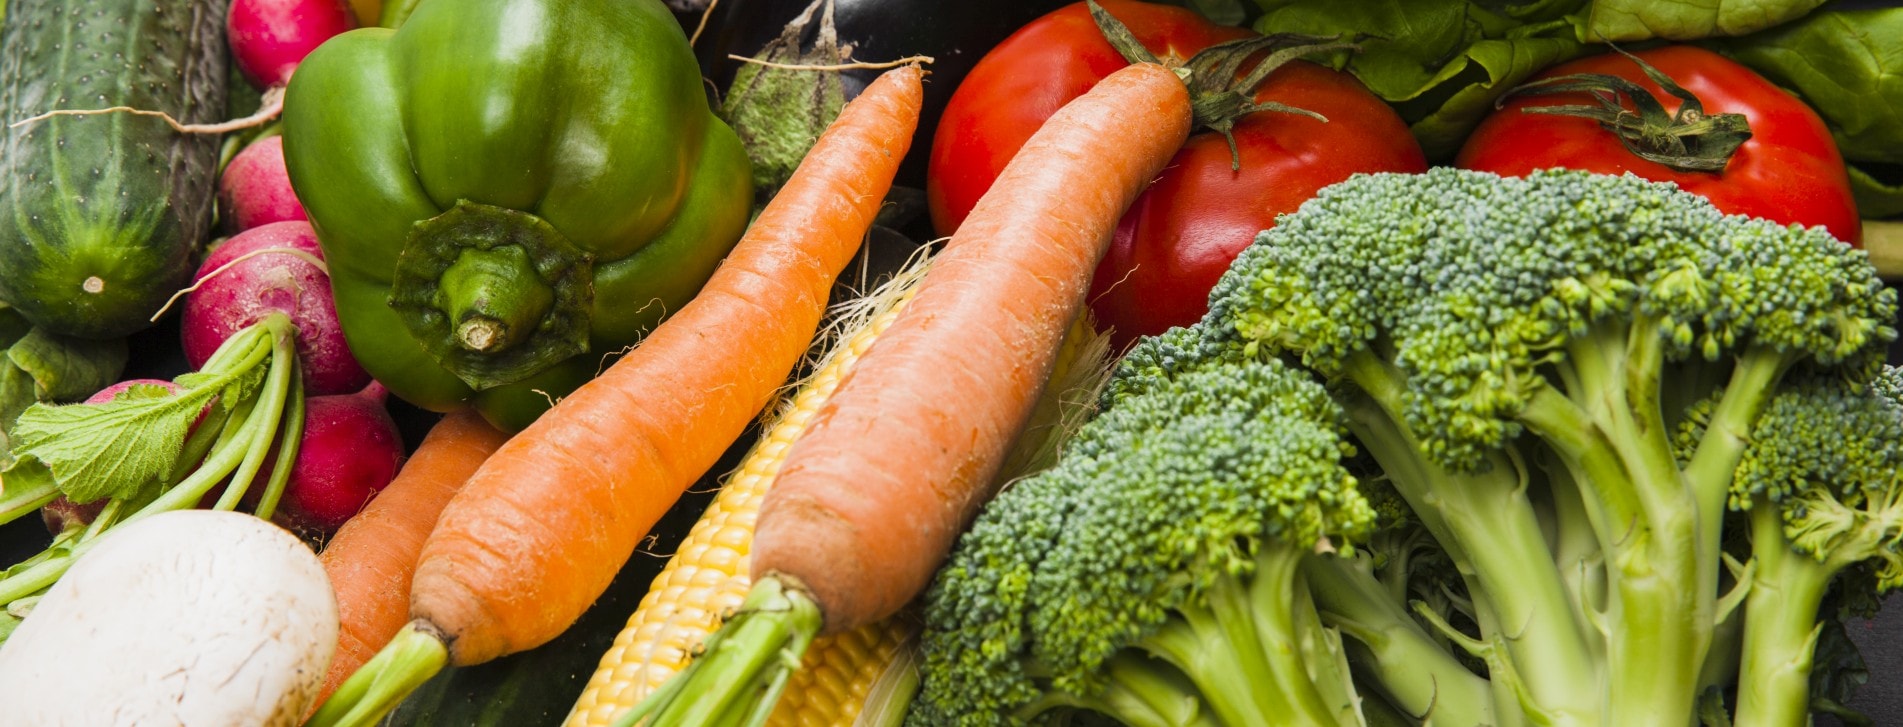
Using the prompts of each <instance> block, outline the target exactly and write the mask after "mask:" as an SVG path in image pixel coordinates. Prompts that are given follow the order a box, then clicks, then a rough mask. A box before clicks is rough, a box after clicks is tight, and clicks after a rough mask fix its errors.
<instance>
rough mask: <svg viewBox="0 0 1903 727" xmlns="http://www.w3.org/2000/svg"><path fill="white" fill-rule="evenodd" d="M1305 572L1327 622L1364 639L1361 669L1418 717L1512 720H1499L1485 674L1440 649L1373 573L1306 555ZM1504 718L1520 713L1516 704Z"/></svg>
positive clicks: (1356, 654) (1502, 726)
mask: <svg viewBox="0 0 1903 727" xmlns="http://www.w3.org/2000/svg"><path fill="white" fill-rule="evenodd" d="M1302 573H1303V575H1304V576H1306V577H1307V580H1308V588H1309V592H1310V593H1311V594H1313V595H1314V598H1315V605H1316V608H1317V609H1318V610H1319V611H1320V613H1321V618H1322V622H1323V623H1325V624H1327V625H1329V626H1331V627H1334V628H1337V629H1339V630H1341V632H1342V633H1344V634H1347V635H1348V636H1350V637H1351V638H1353V640H1354V641H1355V642H1356V643H1358V644H1359V645H1360V646H1359V648H1354V649H1351V650H1350V651H1349V658H1350V659H1351V660H1352V661H1353V663H1354V665H1355V666H1356V668H1357V670H1358V673H1359V674H1360V675H1361V676H1362V677H1363V678H1365V679H1372V680H1373V681H1374V682H1375V684H1376V685H1377V686H1378V688H1379V690H1380V691H1381V693H1382V694H1383V696H1386V697H1387V699H1388V702H1389V703H1390V704H1391V705H1392V706H1393V707H1395V708H1396V709H1399V710H1401V711H1402V712H1403V713H1405V714H1407V715H1409V716H1410V717H1411V718H1412V719H1413V721H1414V722H1415V723H1422V722H1431V723H1434V724H1485V725H1497V726H1499V727H1506V726H1507V725H1509V724H1515V722H1512V721H1509V722H1501V721H1499V720H1498V719H1496V717H1495V714H1494V709H1493V693H1492V687H1491V686H1490V685H1489V684H1488V683H1487V680H1486V679H1483V678H1481V677H1480V676H1478V675H1476V674H1474V673H1473V672H1471V671H1468V670H1467V667H1466V666H1465V665H1463V664H1461V663H1460V661H1459V660H1458V659H1455V658H1454V656H1453V654H1450V653H1448V652H1447V650H1446V649H1443V648H1441V646H1440V644H1439V642H1437V641H1435V640H1434V638H1433V637H1431V636H1429V635H1428V634H1427V632H1426V631H1424V630H1423V629H1422V628H1421V626H1420V624H1418V623H1416V622H1415V621H1414V619H1413V617H1411V616H1409V615H1408V613H1407V611H1406V610H1404V609H1402V607H1401V604H1400V603H1399V602H1397V601H1394V600H1393V599H1391V598H1389V597H1388V596H1387V595H1386V593H1385V589H1384V588H1383V587H1382V585H1381V583H1380V582H1379V581H1377V580H1375V578H1374V576H1373V574H1371V573H1369V572H1368V571H1366V570H1365V569H1363V568H1361V567H1358V564H1357V563H1356V562H1354V561H1350V560H1349V559H1347V558H1343V557H1340V556H1336V555H1311V556H1308V557H1307V558H1304V559H1303V561H1302ZM1504 716H1505V718H1506V719H1508V720H1517V719H1518V718H1519V717H1520V715H1519V713H1518V711H1517V710H1507V711H1506V713H1505V715H1504Z"/></svg>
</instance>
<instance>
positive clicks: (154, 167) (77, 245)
mask: <svg viewBox="0 0 1903 727" xmlns="http://www.w3.org/2000/svg"><path fill="white" fill-rule="evenodd" d="M225 7H226V2H224V0H86V1H85V2H72V0H8V7H7V12H6V19H5V22H4V29H3V30H0V115H3V116H0V123H4V124H6V125H8V126H9V127H11V125H12V124H13V123H14V122H17V121H20V120H22V119H26V118H29V117H32V116H37V115H39V114H41V113H44V112H47V111H52V110H55V109H99V108H106V107H110V106H129V107H132V108H136V109H148V110H153V111H163V112H165V113H168V114H170V115H171V116H172V117H173V118H175V119H178V120H179V121H180V122H181V123H187V124H191V123H206V122H216V121H219V120H221V118H222V116H223V114H224V110H225V83H226V78H227V75H226V71H225V63H226V60H225V48H224V45H225V41H224V25H225ZM5 134H6V137H5V146H4V147H3V148H0V300H5V301H6V302H8V303H11V304H13V305H14V306H15V307H16V308H18V309H19V310H20V312H21V313H23V314H24V315H26V317H27V318H28V319H29V320H32V321H33V322H34V323H35V324H37V325H39V326H42V327H44V328H46V329H48V330H49V331H51V332H54V333H60V334H65V335H70V336H80V337H87V338H114V337H119V336H124V335H126V334H128V333H131V332H133V331H136V330H139V329H141V328H145V327H147V326H149V325H151V321H150V319H151V317H152V315H153V314H154V313H155V312H157V311H158V309H159V308H160V307H161V306H162V305H164V303H165V301H166V299H167V298H169V297H171V295H172V294H173V293H174V292H176V291H177V290H178V289H179V288H182V287H184V286H185V285H186V284H187V283H188V282H189V280H188V277H189V275H190V273H191V269H192V264H193V261H194V258H195V255H196V253H197V249H198V247H199V245H200V243H202V242H203V240H204V237H205V235H206V233H207V232H208V231H209V230H210V227H211V206H212V198H213V195H214V193H215V187H214V182H215V171H216V167H217V163H218V142H219V138H218V136H217V135H214V134H181V133H178V132H175V131H173V130H172V128H171V127H170V126H168V125H166V123H165V121H164V120H163V119H159V118H156V117H150V116H137V115H133V114H126V113H114V114H104V115H94V116H61V117H54V118H50V119H45V120H42V121H37V122H34V123H31V124H27V125H25V126H21V127H18V128H7V129H6V130H5Z"/></svg>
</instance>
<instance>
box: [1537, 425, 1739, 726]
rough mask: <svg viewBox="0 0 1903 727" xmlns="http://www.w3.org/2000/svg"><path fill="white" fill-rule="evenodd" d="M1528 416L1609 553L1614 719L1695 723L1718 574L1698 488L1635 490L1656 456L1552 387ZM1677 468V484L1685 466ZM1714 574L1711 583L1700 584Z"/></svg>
mask: <svg viewBox="0 0 1903 727" xmlns="http://www.w3.org/2000/svg"><path fill="white" fill-rule="evenodd" d="M1620 408H1621V409H1624V407H1620ZM1628 411H1629V410H1628ZM1614 416H1615V417H1622V416H1624V415H1614ZM1520 420H1521V421H1523V422H1525V423H1526V425H1527V426H1528V427H1529V428H1531V429H1532V430H1533V431H1534V432H1535V433H1536V434H1538V435H1539V436H1540V438H1541V439H1544V440H1545V441H1546V442H1548V443H1549V444H1551V445H1553V448H1554V450H1555V452H1557V453H1558V455H1559V457H1560V459H1561V460H1562V461H1563V462H1564V463H1565V464H1566V466H1567V468H1568V469H1570V470H1572V472H1573V475H1572V480H1573V482H1574V483H1575V484H1576V485H1577V488H1576V489H1577V490H1578V492H1579V493H1580V495H1581V498H1582V499H1583V501H1584V502H1585V503H1586V505H1587V508H1586V509H1587V512H1588V514H1589V515H1591V516H1593V517H1594V519H1595V530H1597V531H1598V532H1599V534H1600V541H1601V543H1600V544H1601V546H1602V547H1603V548H1604V551H1605V554H1606V563H1607V565H1608V568H1607V584H1608V586H1609V590H1610V595H1611V597H1610V598H1609V599H1608V601H1607V613H1606V616H1605V620H1606V623H1607V627H1606V629H1605V633H1606V634H1607V649H1606V661H1605V672H1604V673H1605V674H1606V677H1607V678H1608V680H1609V681H1608V683H1607V684H1606V692H1605V706H1606V710H1607V712H1606V720H1607V723H1608V724H1656V723H1658V722H1659V720H1660V719H1661V718H1664V719H1666V720H1667V721H1676V720H1672V719H1671V718H1670V717H1669V716H1666V715H1685V718H1686V720H1687V721H1689V720H1690V718H1691V715H1692V710H1693V702H1694V701H1695V700H1696V698H1697V694H1695V693H1693V692H1692V690H1691V689H1689V688H1688V687H1689V686H1690V685H1694V684H1697V683H1698V675H1699V673H1700V672H1701V671H1702V669H1703V666H1704V661H1705V652H1706V651H1707V649H1709V648H1710V645H1711V634H1712V623H1713V612H1714V609H1713V599H1714V595H1713V593H1712V591H1713V590H1715V588H1716V570H1717V557H1716V549H1715V548H1714V549H1713V550H1712V551H1711V554H1712V555H1711V557H1710V558H1708V559H1707V558H1701V557H1700V548H1701V543H1700V540H1701V539H1700V537H1699V530H1698V525H1699V521H1700V517H1701V516H1700V513H1699V512H1698V509H1697V507H1696V502H1695V498H1694V496H1693V494H1692V492H1691V490H1690V488H1686V487H1680V488H1679V496H1678V498H1677V500H1676V502H1674V501H1673V500H1671V499H1670V498H1668V497H1666V496H1665V491H1666V490H1667V489H1669V488H1665V487H1645V488H1641V487H1636V486H1635V485H1634V478H1633V476H1632V475H1631V474H1630V473H1631V472H1632V471H1634V469H1640V468H1643V467H1645V466H1646V465H1647V464H1649V462H1648V460H1649V457H1647V456H1645V455H1640V456H1638V457H1627V456H1623V455H1624V453H1625V452H1628V451H1631V448H1632V447H1634V446H1639V447H1641V448H1642V447H1643V446H1644V445H1633V444H1631V443H1630V440H1629V439H1628V440H1625V441H1624V442H1623V443H1624V444H1626V447H1624V448H1622V447H1621V443H1622V442H1621V441H1619V438H1618V437H1616V436H1614V435H1613V434H1612V433H1610V432H1608V431H1607V427H1606V426H1602V425H1601V424H1599V423H1597V422H1595V421H1594V420H1593V419H1592V418H1590V416H1589V415H1588V414H1587V412H1586V410H1584V409H1582V408H1581V407H1579V406H1578V405H1577V403H1576V402H1575V401H1574V400H1572V399H1569V398H1567V397H1565V396H1562V395H1560V394H1559V393H1558V392H1555V391H1553V390H1551V389H1542V390H1540V391H1539V392H1537V393H1535V394H1534V396H1533V397H1531V399H1530V400H1529V401H1528V403H1527V406H1526V407H1525V409H1523V410H1522V411H1521V414H1520ZM1659 426H1660V427H1662V426H1663V424H1662V422H1661V423H1660V424H1659ZM1612 428H1613V429H1614V431H1617V430H1618V429H1619V427H1617V426H1616V425H1615V426H1614V427H1612ZM1635 459H1637V460H1640V461H1638V462H1635V461H1634V460H1635ZM1671 469H1672V473H1671V475H1670V476H1671V477H1672V478H1673V479H1674V480H1676V478H1677V477H1678V475H1677V468H1676V467H1675V466H1674V467H1672V468H1671ZM1664 476H1665V475H1663V474H1656V475H1655V476H1654V478H1655V480H1656V479H1659V478H1663V477H1664ZM1641 490H1645V492H1641ZM1609 518H1610V519H1609ZM1706 570H1709V571H1711V575H1710V582H1711V583H1712V588H1710V589H1706V588H1701V587H1700V586H1701V584H1704V583H1706V582H1707V578H1706V573H1705V571H1706ZM1522 673H1527V672H1526V670H1524V669H1522Z"/></svg>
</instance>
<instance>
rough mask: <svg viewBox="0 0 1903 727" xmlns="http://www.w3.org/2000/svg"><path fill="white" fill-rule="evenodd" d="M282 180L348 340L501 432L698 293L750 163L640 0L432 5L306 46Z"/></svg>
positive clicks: (391, 379)
mask: <svg viewBox="0 0 1903 727" xmlns="http://www.w3.org/2000/svg"><path fill="white" fill-rule="evenodd" d="M284 106H285V114H284V153H285V160H286V163H287V165H288V166H289V169H290V174H291V182H292V186H293V187H294V188H295V189H296V191H297V195H298V199H299V200H300V201H302V202H303V204H304V207H305V209H306V211H307V212H308V214H309V215H310V218H311V222H312V224H313V225H314V226H315V227H316V228H317V232H318V239H319V241H320V242H321V243H322V244H323V248H324V254H325V258H326V260H327V262H328V263H329V265H330V274H331V285H332V288H333V292H334V293H335V297H336V303H337V313H338V317H339V320H340V321H341V322H342V324H343V329H344V335H345V338H346V339H347V340H348V342H349V344H350V349H351V351H352V352H353V353H354V354H355V355H356V356H357V358H358V359H359V360H360V361H361V362H362V363H363V366H364V368H365V369H366V370H368V371H369V372H370V373H371V375H372V376H375V377H376V378H377V380H378V381H381V382H382V383H383V384H384V385H385V386H386V387H388V388H389V389H390V391H391V392H393V393H395V394H396V395H398V396H400V397H402V398H404V399H405V400H408V401H410V402H411V403H414V404H416V405H418V406H422V407H424V408H428V409H432V410H436V411H449V410H453V409H457V408H460V407H465V406H475V407H477V408H478V409H480V410H481V411H482V413H483V414H484V415H485V416H486V417H487V418H488V419H489V420H490V421H491V422H493V423H495V424H496V425H497V426H498V427H501V428H503V429H505V430H518V429H520V428H522V427H524V426H526V425H527V424H528V423H529V422H531V421H533V420H534V419H535V417H536V416H539V415H540V414H541V412H542V411H544V410H546V409H547V408H548V407H549V406H550V402H551V401H552V400H553V399H558V398H560V397H562V396H564V395H566V394H567V393H568V392H570V391H572V390H573V389H574V388H575V387H577V386H579V385H580V384H582V383H583V382H586V381H587V380H588V379H590V378H592V377H593V376H594V375H595V374H596V373H598V372H599V371H600V370H601V369H602V368H603V367H604V366H605V365H606V359H607V357H609V356H611V355H613V354H614V353H616V352H619V351H622V350H625V349H626V348H627V347H629V346H631V345H633V344H634V343H636V342H638V341H639V340H640V339H641V337H642V336H643V335H644V334H645V333H646V332H647V331H648V330H651V329H652V328H653V327H654V325H655V324H657V323H658V322H659V321H660V319H661V318H662V316H663V315H664V314H666V313H668V312H671V311H675V310H679V309H680V307H681V306H682V305H684V304H686V302H687V301H688V300H689V299H690V298H692V297H693V295H694V294H695V293H697V292H698V291H699V290H700V287H701V285H702V284H703V283H705V282H706V280H707V278H708V277H709V276H710V275H712V274H713V270H714V268H715V267H716V266H717V265H718V264H719V262H720V260H721V258H722V257H724V256H725V255H726V253H727V251H728V250H729V249H731V248H732V246H733V244H734V242H735V241H737V240H738V239H739V237H740V234H741V233H742V232H743V231H744V230H745V227H746V224H747V221H748V213H749V209H750V204H751V200H752V194H753V190H752V182H751V169H750V166H749V162H748V160H747V156H746V153H745V150H744V149H743V148H742V147H741V145H740V141H739V138H738V137H737V136H735V135H734V133H733V131H732V130H731V129H729V128H728V127H727V126H726V125H725V124H724V123H722V122H720V121H719V120H718V119H717V118H715V117H714V116H713V114H712V112H711V111H710V110H709V108H708V106H707V101H706V96H705V94H704V91H703V90H702V86H701V79H700V72H699V67H698V65H697V64H696V63H695V60H694V57H693V54H692V52H691V51H690V49H689V48H688V45H687V40H686V37H685V35H684V34H683V33H682V31H681V29H680V26H679V25H678V24H677V23H676V21H675V20H674V18H673V16H672V15H671V14H670V13H669V12H668V11H667V9H666V8H665V7H664V6H663V5H662V4H661V3H660V2H659V1H658V0H507V1H504V0H431V1H430V2H426V3H422V4H420V5H419V6H418V9H417V10H416V13H415V14H414V15H412V16H411V17H410V19H409V20H408V21H407V22H406V23H404V25H403V26H402V28H401V29H400V30H396V31H392V30H389V29H384V28H364V29H359V30H355V31H351V32H348V33H345V34H343V35H340V36H337V37H335V38H332V39H331V40H330V41H329V42H326V43H325V44H324V45H322V46H320V47H319V48H318V49H317V50H316V51H314V52H312V53H311V54H310V55H309V56H308V57H306V58H305V60H304V61H303V63H301V64H300V65H299V67H298V71H297V73H296V74H295V75H294V76H293V77H292V80H291V84H290V88H289V89H288V93H287V96H286V100H285V104H284Z"/></svg>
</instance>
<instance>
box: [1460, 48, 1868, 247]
mask: <svg viewBox="0 0 1903 727" xmlns="http://www.w3.org/2000/svg"><path fill="white" fill-rule="evenodd" d="M1633 55H1636V56H1638V57H1639V58H1640V59H1642V60H1644V61H1645V62H1646V63H1648V64H1650V65H1652V67H1654V68H1657V69H1658V70H1659V71H1661V72H1663V73H1664V74H1665V75H1667V76H1669V77H1671V78H1672V80H1673V81H1674V82H1676V83H1677V84H1678V85H1680V86H1682V87H1684V89H1685V90H1687V91H1690V92H1691V93H1692V95H1694V96H1696V97H1698V100H1699V101H1700V102H1701V103H1702V104H1703V105H1704V110H1705V113H1707V114H1719V113H1738V114H1743V115H1744V116H1745V119H1746V120H1747V121H1748V122H1749V123H1750V125H1751V138H1750V140H1748V141H1746V142H1744V144H1743V145H1742V146H1740V147H1738V150H1737V152H1736V153H1735V154H1734V155H1733V156H1732V157H1731V162H1730V163H1729V164H1727V165H1726V166H1725V168H1724V169H1723V170H1722V171H1718V172H1700V171H1679V170H1676V169H1673V168H1671V167H1668V166H1666V165H1664V164H1660V163H1658V162H1653V161H1648V160H1646V159H1642V158H1640V157H1638V156H1637V155H1635V154H1633V153H1632V152H1631V151H1630V150H1628V149H1626V148H1625V146H1624V145H1623V144H1622V143H1621V142H1620V141H1619V138H1618V136H1617V135H1615V134H1613V133H1612V132H1610V131H1607V130H1605V129H1604V128H1602V127H1601V126H1600V125H1599V123H1598V122H1597V121H1594V120H1591V119H1584V118H1577V117H1569V116H1555V115H1551V114H1527V113H1522V112H1521V111H1520V109H1522V108H1526V107H1529V106H1536V105H1538V106H1551V105H1560V104H1592V103H1593V100H1592V98H1591V97H1590V96H1588V95H1587V94H1584V93H1563V94H1552V95H1544V96H1518V97H1515V98H1512V99H1510V100H1509V101H1507V103H1506V104H1505V105H1504V106H1502V107H1501V108H1500V110H1499V111H1496V112H1494V113H1493V114H1491V115H1489V116H1488V117H1487V118H1486V120H1485V121H1483V122H1481V124H1480V126H1479V127H1478V128H1476V129H1475V130H1474V133H1473V135H1472V136H1470V137H1468V138H1467V143H1466V145H1465V146H1463V147H1462V148H1461V150H1460V155H1459V156H1458V157H1457V158H1456V159H1455V162H1454V163H1455V164H1456V165H1457V166H1461V167H1465V168H1468V169H1479V170H1484V171H1490V172H1495V173H1497V174H1502V175H1507V176H1523V175H1525V174H1527V173H1529V172H1532V171H1533V170H1536V169H1546V168H1550V167H1567V168H1570V169H1583V170H1587V171H1591V172H1600V173H1605V174H1620V173H1623V172H1631V173H1633V174H1635V175H1638V176H1640V177H1644V178H1646V179H1652V180H1658V181H1665V182H1676V183H1678V186H1679V187H1681V188H1683V189H1685V190H1687V191H1690V192H1694V193H1696V194H1699V195H1703V196H1704V197H1705V198H1707V199H1710V200H1711V203H1712V205H1713V206H1716V207H1717V208H1718V209H1720V210H1723V211H1724V212H1726V213H1730V214H1745V215H1752V216H1755V217H1763V218H1767V219H1770V220H1774V221H1776V222H1779V223H1783V224H1791V223H1797V224H1802V225H1815V226H1822V227H1824V228H1825V229H1827V230H1829V231H1830V233H1831V234H1833V235H1835V236H1837V238H1838V239H1840V240H1844V241H1846V242H1849V243H1850V244H1852V245H1856V244H1859V243H1860V242H1861V236H1862V224H1861V223H1860V222H1859V221H1858V218H1857V205H1856V201H1855V200H1854V199H1853V198H1852V197H1851V195H1850V177H1849V173H1848V172H1846V171H1845V169H1844V161H1843V157H1842V155H1840V154H1839V153H1838V152H1837V143H1836V142H1835V141H1833V140H1831V138H1830V130H1829V129H1828V128H1826V127H1825V126H1824V122H1823V120H1822V119H1820V118H1818V117H1817V112H1815V111H1812V110H1811V108H1810V107H1809V106H1807V105H1805V104H1804V102H1803V101H1800V100H1798V99H1797V97H1795V96H1792V95H1791V94H1789V93H1786V92H1785V91H1784V90H1783V89H1780V88H1778V87H1777V86H1774V85H1772V84H1771V82H1769V81H1766V80H1764V78H1763V77H1762V76H1759V75H1758V74H1756V73H1753V72H1752V71H1751V69H1748V68H1745V67H1744V66H1741V65H1738V64H1737V63H1734V62H1732V61H1731V60H1729V59H1727V58H1725V57H1724V56H1720V55H1718V54H1716V53H1713V52H1711V51H1708V50H1704V49H1701V48H1696V47H1692V46H1664V47H1660V48H1653V49H1650V50H1643V51H1639V52H1637V53H1634V54H1633ZM1572 73H1600V74H1607V75H1613V76H1619V77H1621V78H1625V79H1628V80H1631V81H1633V82H1636V83H1638V84H1639V85H1641V86H1644V87H1645V88H1646V89H1647V90H1649V91H1651V92H1652V95H1653V96H1654V97H1656V98H1657V99H1658V100H1659V102H1660V103H1661V104H1663V105H1664V106H1665V108H1666V109H1667V110H1668V111H1671V112H1673V113H1676V112H1677V111H1678V99H1677V98H1675V97H1673V96H1671V95H1670V94H1667V93H1665V92H1664V90H1663V89H1661V88H1659V86H1658V84H1656V83H1653V82H1652V80H1651V79H1649V78H1646V76H1645V73H1644V72H1643V71H1642V70H1640V69H1639V66H1638V64H1636V63H1633V62H1632V61H1631V59H1628V58H1625V57H1624V56H1621V55H1619V54H1618V53H1606V54H1604V55H1598V56H1592V57H1589V58H1581V59H1579V60H1575V61H1572V62H1569V63H1564V64H1561V65H1559V66H1555V67H1553V68H1552V69H1549V70H1547V71H1546V72H1544V73H1542V74H1540V77H1541V78H1548V77H1553V76H1563V75H1567V74H1572ZM1622 100H1623V97H1622ZM1626 106H1627V108H1631V104H1630V103H1629V102H1627V104H1626Z"/></svg>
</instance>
